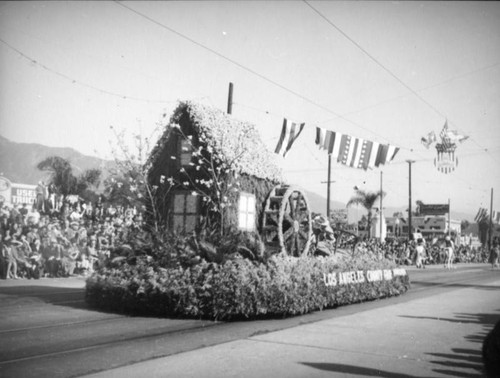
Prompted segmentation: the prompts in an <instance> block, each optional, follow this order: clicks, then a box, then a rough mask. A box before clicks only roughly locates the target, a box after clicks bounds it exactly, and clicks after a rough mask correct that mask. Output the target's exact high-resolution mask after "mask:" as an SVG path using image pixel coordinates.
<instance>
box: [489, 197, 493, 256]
mask: <svg viewBox="0 0 500 378" xmlns="http://www.w3.org/2000/svg"><path fill="white" fill-rule="evenodd" d="M492 231H493V188H491V199H490V224H489V229H488V249H491V234H492Z"/></svg>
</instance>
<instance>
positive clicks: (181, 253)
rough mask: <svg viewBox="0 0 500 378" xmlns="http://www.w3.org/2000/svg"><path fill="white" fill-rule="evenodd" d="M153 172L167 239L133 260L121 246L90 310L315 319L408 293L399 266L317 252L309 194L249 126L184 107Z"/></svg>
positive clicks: (96, 279) (157, 150) (99, 277)
mask: <svg viewBox="0 0 500 378" xmlns="http://www.w3.org/2000/svg"><path fill="white" fill-rule="evenodd" d="M147 168H148V174H147V180H148V183H149V186H148V188H150V189H149V190H150V191H151V193H152V194H153V195H152V196H151V198H152V201H151V203H149V205H148V207H149V211H148V213H149V214H150V216H153V217H155V219H156V220H160V222H161V224H162V227H163V233H162V235H161V237H159V236H158V235H154V237H153V239H154V240H153V241H152V242H151V245H150V246H148V247H147V248H144V247H141V248H137V247H135V248H134V247H132V248H130V247H129V248H128V249H127V258H124V257H123V254H121V255H120V251H123V249H120V248H118V253H117V254H115V256H117V257H115V258H112V259H110V261H109V262H108V264H106V266H103V267H102V268H101V269H100V270H98V271H97V272H96V273H95V274H94V275H92V276H91V277H89V278H88V279H87V295H86V297H87V302H88V303H89V304H90V305H91V306H95V307H99V308H103V309H108V310H112V311H121V312H127V313H134V314H149V315H159V316H188V317H203V318H213V319H239V318H256V317H261V316H287V315H298V314H304V313H307V312H310V311H314V310H320V309H324V308H332V307H335V306H338V305H345V304H349V303H354V302H360V301H367V300H373V299H378V298H382V297H387V296H391V295H399V294H401V293H404V292H405V291H406V290H407V289H408V288H409V278H408V276H407V274H406V271H405V270H404V269H398V268H397V267H396V266H395V264H394V263H393V262H390V261H387V260H384V259H377V258H374V257H372V256H364V255H361V256H359V255H343V257H342V258H339V256H338V255H332V256H326V257H325V256H322V257H318V256H317V255H316V254H315V253H314V252H315V251H314V249H315V243H311V240H312V237H313V221H312V219H311V211H310V208H309V205H308V202H307V198H306V196H305V193H304V192H303V191H302V190H301V189H299V188H297V187H294V186H291V185H287V184H285V183H284V180H283V176H282V172H281V170H280V168H279V167H278V165H277V164H276V161H275V155H273V154H272V153H271V152H270V151H269V150H268V149H267V148H266V146H265V144H264V143H263V142H262V140H261V138H260V135H259V133H258V131H257V129H256V127H255V126H254V125H252V124H250V123H248V122H242V121H239V120H237V119H236V118H234V117H233V116H231V115H228V114H225V113H224V112H222V111H221V110H218V109H215V108H212V107H207V106H203V105H200V104H196V103H193V102H183V103H180V104H179V105H178V107H177V108H176V110H175V111H174V113H173V115H172V116H171V118H170V121H169V123H168V125H167V126H166V127H165V130H164V132H163V135H162V136H161V137H160V138H159V140H158V143H157V144H156V146H155V147H154V148H153V150H152V152H151V155H150V157H149V160H148V163H147ZM130 245H134V241H131V242H130V243H129V246H130ZM136 245H137V244H136ZM138 249H140V250H138ZM131 250H133V251H132V252H131Z"/></svg>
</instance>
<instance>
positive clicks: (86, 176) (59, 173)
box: [37, 156, 101, 198]
mask: <svg viewBox="0 0 500 378" xmlns="http://www.w3.org/2000/svg"><path fill="white" fill-rule="evenodd" d="M37 168H38V169H39V170H41V171H46V172H49V173H50V179H49V180H50V184H52V185H53V186H54V188H55V189H56V191H57V192H58V193H59V194H61V195H62V196H63V198H64V197H66V196H68V195H70V194H82V193H83V192H84V191H85V190H87V189H88V188H89V187H90V186H96V187H97V186H98V185H99V182H100V177H101V171H100V170H99V169H95V168H94V169H88V170H86V171H84V172H83V173H82V174H81V175H80V176H78V177H77V176H75V175H74V174H73V167H72V166H71V164H70V162H69V161H68V160H66V159H64V158H62V157H60V156H49V157H47V158H45V159H44V160H42V161H41V162H39V163H38V164H37Z"/></svg>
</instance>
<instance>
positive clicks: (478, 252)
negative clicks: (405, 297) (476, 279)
mask: <svg viewBox="0 0 500 378" xmlns="http://www.w3.org/2000/svg"><path fill="white" fill-rule="evenodd" d="M422 244H423V246H424V248H423V255H422V256H419V255H418V251H417V246H418V242H417V241H416V240H415V241H410V242H408V241H407V240H397V239H393V240H388V241H386V242H385V243H380V241H379V240H378V239H371V240H364V241H362V242H360V243H358V245H357V246H356V249H357V251H358V252H361V253H373V254H375V255H377V256H379V257H385V258H386V259H389V260H393V261H394V262H396V263H397V264H398V265H417V266H418V265H419V264H417V261H418V260H422V264H423V266H422V267H425V265H432V264H444V263H445V261H446V252H445V250H444V244H443V243H440V242H439V241H437V242H436V241H435V242H434V243H432V242H425V241H422ZM490 254H491V251H488V249H487V248H484V247H479V248H477V247H471V246H469V245H460V246H456V247H455V251H454V257H453V263H488V262H490Z"/></svg>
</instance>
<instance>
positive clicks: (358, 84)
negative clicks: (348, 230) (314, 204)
mask: <svg viewBox="0 0 500 378" xmlns="http://www.w3.org/2000/svg"><path fill="white" fill-rule="evenodd" d="M123 5H125V6H126V7H129V8H132V9H133V10H134V11H135V12H134V11H133V10H131V9H127V8H126V7H124V6H122V5H120V4H119V3H115V2H95V1H88V2H74V1H71V2H60V1H55V2H31V1H30V2H1V3H0V39H1V41H0V128H1V129H0V134H1V135H3V136H5V137H7V138H9V139H11V140H13V141H15V142H36V143H42V144H46V145H49V146H69V147H73V148H75V149H77V150H79V151H81V152H83V153H85V154H90V155H97V156H99V157H102V158H111V153H110V146H109V141H110V140H113V137H112V135H111V134H110V131H109V126H110V125H114V126H116V127H118V128H125V129H127V130H129V131H131V132H142V134H143V135H149V134H151V133H152V131H153V130H154V129H155V127H156V124H157V122H158V121H159V120H160V119H161V116H162V114H163V113H165V112H166V113H167V114H168V115H170V114H171V112H172V110H173V108H174V107H175V105H176V103H177V101H178V100H195V101H199V102H201V103H204V104H207V105H212V106H215V107H218V108H220V109H223V110H225V109H226V107H227V92H228V85H229V82H233V83H234V106H233V114H234V116H235V117H237V118H239V119H241V120H245V121H250V122H252V123H255V124H256V125H257V127H258V129H259V130H260V132H261V134H262V137H263V139H264V141H265V143H266V144H267V145H268V146H269V148H270V149H274V147H275V145H276V142H277V140H278V137H279V133H280V129H281V125H282V120H283V117H287V118H289V119H291V120H294V121H297V122H305V123H306V127H305V129H304V132H303V133H302V135H301V136H300V138H299V139H298V140H297V142H296V144H295V145H294V146H293V148H292V150H291V151H290V153H289V154H288V155H287V158H286V159H283V158H281V157H277V162H278V164H279V165H280V166H282V168H283V170H284V172H285V176H286V178H287V180H288V181H289V182H291V183H294V184H297V185H300V186H302V187H304V188H306V189H308V190H311V191H314V192H317V193H319V194H322V195H325V196H326V185H325V184H323V183H322V181H326V178H327V154H326V153H325V151H320V150H318V148H317V147H316V146H315V144H314V135H315V126H320V127H323V128H327V129H330V130H333V131H337V132H342V133H347V134H350V135H352V136H354V137H362V138H366V139H369V140H373V141H377V142H381V143H390V144H392V145H395V146H398V147H400V148H401V150H400V152H399V153H398V155H397V156H396V158H395V160H394V162H393V163H392V164H390V165H385V166H383V168H382V171H383V189H384V191H386V192H387V197H386V198H385V201H384V205H386V206H404V205H406V204H407V203H408V164H407V162H406V160H407V159H412V160H415V163H414V164H413V165H412V183H413V185H412V196H413V203H414V202H415V200H417V199H419V200H422V201H423V202H424V203H447V202H448V199H450V201H451V205H452V208H453V210H455V211H463V212H468V213H471V214H473V215H474V214H475V213H476V211H477V209H478V207H479V206H484V207H488V208H489V204H490V190H491V188H494V190H495V196H494V208H496V209H498V210H500V185H498V184H499V183H500V125H499V119H500V48H499V46H500V3H499V2H462V1H460V2H449V1H446V2H430V1H424V2H418V1H414V2H378V1H377V2H337V1H335V2H327V1H321V2H315V1H312V2H309V3H306V2H301V1H290V2H287V1H276V2H272V1H265V2H264V1H251V2H250V1H249V2H245V1H235V2H229V1H221V2H211V1H203V2H201V1H200V2H195V1H189V2H183V1H178V2H162V1H154V2H147V1H141V2H125V3H123ZM446 119H447V120H448V124H449V126H450V128H451V129H456V130H458V131H459V132H460V133H461V134H464V135H468V136H470V138H469V139H468V140H466V141H465V142H463V143H462V144H460V145H459V146H458V148H457V152H456V154H457V156H458V159H459V165H458V167H457V169H456V170H455V171H454V172H453V173H450V174H443V173H441V172H439V171H438V170H437V169H436V168H435V167H434V163H433V160H434V157H435V156H436V151H435V149H434V147H433V146H432V147H431V148H430V149H428V150H427V149H425V147H424V146H423V145H422V144H421V143H420V138H421V137H422V136H424V135H426V134H427V133H429V132H430V131H435V132H436V133H437V134H439V132H440V131H441V129H442V126H443V124H444V122H445V120H446ZM34 163H36V162H34ZM332 168H333V169H332V180H335V183H334V184H333V186H332V199H334V200H338V201H342V202H346V201H347V200H348V199H349V198H350V197H351V196H352V194H353V186H354V185H357V186H358V187H360V188H363V189H366V190H378V189H379V188H380V172H381V170H380V169H374V170H369V171H367V172H365V171H363V170H358V169H353V168H348V167H345V166H343V165H340V164H337V163H334V164H333V167H332ZM389 215H391V214H389Z"/></svg>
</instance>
